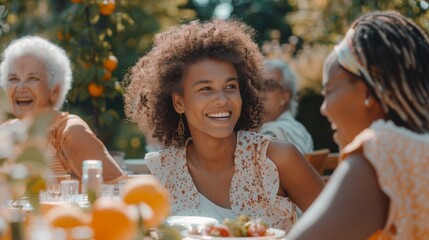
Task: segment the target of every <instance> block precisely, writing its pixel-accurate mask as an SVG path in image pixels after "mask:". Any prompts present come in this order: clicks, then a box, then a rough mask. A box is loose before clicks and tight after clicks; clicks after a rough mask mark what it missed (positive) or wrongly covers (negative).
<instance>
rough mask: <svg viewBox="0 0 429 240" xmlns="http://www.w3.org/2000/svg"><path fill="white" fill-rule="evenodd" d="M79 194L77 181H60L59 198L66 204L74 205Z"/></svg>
mask: <svg viewBox="0 0 429 240" xmlns="http://www.w3.org/2000/svg"><path fill="white" fill-rule="evenodd" d="M78 194H79V181H78V180H74V179H72V180H62V181H61V196H62V199H63V200H64V201H65V202H67V203H75V202H76V201H77V199H76V198H77V195H78Z"/></svg>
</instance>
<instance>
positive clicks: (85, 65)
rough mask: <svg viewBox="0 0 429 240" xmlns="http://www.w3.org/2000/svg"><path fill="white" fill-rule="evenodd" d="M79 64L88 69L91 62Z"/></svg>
mask: <svg viewBox="0 0 429 240" xmlns="http://www.w3.org/2000/svg"><path fill="white" fill-rule="evenodd" d="M81 65H82V67H83V68H84V69H89V68H90V67H91V63H89V62H83V63H82V64H81Z"/></svg>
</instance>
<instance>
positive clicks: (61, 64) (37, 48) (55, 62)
mask: <svg viewBox="0 0 429 240" xmlns="http://www.w3.org/2000/svg"><path fill="white" fill-rule="evenodd" d="M26 55H30V56H34V57H36V58H38V59H40V60H42V61H43V63H44V65H45V67H46V72H47V74H48V86H49V88H51V89H53V88H54V87H55V86H57V85H58V86H59V87H60V91H59V97H58V100H57V102H55V103H54V109H56V110H60V109H61V107H62V106H63V103H64V101H65V98H66V95H67V93H68V91H69V90H70V88H71V83H72V71H71V64H70V60H69V58H68V57H67V54H66V52H65V51H64V49H62V48H61V47H59V46H57V45H55V44H53V43H51V42H49V41H48V40H46V39H43V38H41V37H37V36H25V37H22V38H19V39H17V40H14V41H12V42H11V43H10V44H9V46H8V47H6V49H5V50H4V51H3V56H2V62H1V64H0V85H1V87H2V88H3V89H4V90H6V87H7V76H8V75H9V70H10V65H11V64H13V62H14V61H15V60H16V59H17V58H19V57H22V56H26Z"/></svg>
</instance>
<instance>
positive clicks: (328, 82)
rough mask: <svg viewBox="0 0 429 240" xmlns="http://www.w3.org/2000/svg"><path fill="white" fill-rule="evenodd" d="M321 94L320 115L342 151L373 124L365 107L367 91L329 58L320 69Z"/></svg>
mask: <svg viewBox="0 0 429 240" xmlns="http://www.w3.org/2000/svg"><path fill="white" fill-rule="evenodd" d="M323 91H324V95H325V99H324V101H323V104H322V106H321V108H320V111H321V113H322V114H323V115H324V116H326V117H327V118H328V120H329V121H330V123H331V127H332V130H334V131H335V133H334V140H335V142H336V143H337V144H338V146H339V147H340V149H342V148H344V147H345V146H346V145H347V144H349V143H350V142H351V141H352V140H353V139H354V138H355V137H356V136H357V135H358V134H359V133H360V132H362V131H363V130H364V129H365V128H367V127H369V126H370V124H371V123H372V122H373V121H374V120H375V119H373V116H372V114H370V112H371V110H370V109H369V108H370V107H369V106H368V105H366V104H365V99H367V98H368V89H367V87H366V85H365V83H364V82H363V81H362V80H361V79H360V78H359V77H358V76H355V75H353V74H351V73H349V72H348V71H346V70H345V69H344V68H342V67H341V66H340V64H339V63H338V59H337V57H336V55H335V54H331V55H330V56H329V57H328V59H327V60H326V62H325V65H324V68H323Z"/></svg>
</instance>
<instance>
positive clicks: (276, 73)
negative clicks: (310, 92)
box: [260, 59, 313, 153]
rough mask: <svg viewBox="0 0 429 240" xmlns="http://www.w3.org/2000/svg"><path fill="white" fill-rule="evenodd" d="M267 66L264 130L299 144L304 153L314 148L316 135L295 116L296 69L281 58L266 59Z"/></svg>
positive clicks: (262, 130) (296, 103)
mask: <svg viewBox="0 0 429 240" xmlns="http://www.w3.org/2000/svg"><path fill="white" fill-rule="evenodd" d="M264 65H265V70H266V76H265V78H266V80H265V91H264V93H263V103H264V112H265V115H264V124H263V125H262V127H261V131H260V132H261V133H262V134H264V135H269V136H272V137H274V138H276V139H278V140H282V141H287V142H290V143H292V144H293V145H295V147H296V148H298V150H299V151H300V152H301V153H308V152H311V151H313V139H312V138H311V135H310V133H309V132H308V131H307V129H306V128H305V127H304V125H302V124H301V123H300V122H298V121H297V120H296V119H295V115H296V112H297V108H298V99H297V98H298V97H297V94H298V84H297V78H296V75H295V73H294V72H293V71H292V69H291V68H290V67H289V65H288V64H287V63H285V62H284V61H282V60H280V59H268V60H265V62H264Z"/></svg>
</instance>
